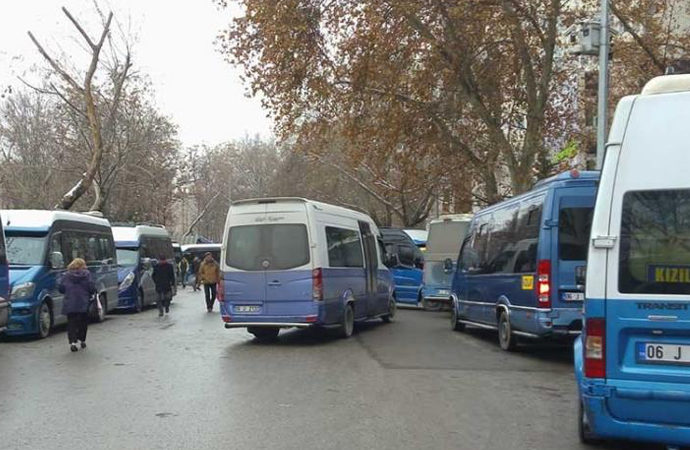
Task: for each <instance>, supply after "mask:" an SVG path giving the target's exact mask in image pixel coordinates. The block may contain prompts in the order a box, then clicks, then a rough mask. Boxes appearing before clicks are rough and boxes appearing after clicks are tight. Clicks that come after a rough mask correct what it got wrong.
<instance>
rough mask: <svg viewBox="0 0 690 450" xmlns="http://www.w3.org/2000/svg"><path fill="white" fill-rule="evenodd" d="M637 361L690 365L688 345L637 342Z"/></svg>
mask: <svg viewBox="0 0 690 450" xmlns="http://www.w3.org/2000/svg"><path fill="white" fill-rule="evenodd" d="M637 361H639V362H641V363H667V364H688V365H690V345H680V344H660V343H658V342H640V343H638V344H637Z"/></svg>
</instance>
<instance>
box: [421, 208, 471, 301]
mask: <svg viewBox="0 0 690 450" xmlns="http://www.w3.org/2000/svg"><path fill="white" fill-rule="evenodd" d="M471 221H472V215H471V214H448V215H443V216H441V217H439V218H438V219H434V220H432V221H431V222H429V237H428V239H427V246H426V252H425V254H424V277H423V282H422V299H423V304H424V309H428V310H438V309H440V308H441V307H442V306H443V305H444V304H446V305H447V304H450V287H451V284H452V282H453V274H454V273H455V261H456V260H457V258H458V254H459V253H460V246H461V245H462V242H463V240H464V239H465V235H466V234H467V230H468V228H469V226H470V222H471Z"/></svg>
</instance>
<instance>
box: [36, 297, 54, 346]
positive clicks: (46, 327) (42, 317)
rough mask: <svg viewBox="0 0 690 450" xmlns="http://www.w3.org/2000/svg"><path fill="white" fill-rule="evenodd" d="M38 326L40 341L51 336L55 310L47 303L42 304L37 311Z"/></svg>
mask: <svg viewBox="0 0 690 450" xmlns="http://www.w3.org/2000/svg"><path fill="white" fill-rule="evenodd" d="M36 325H37V328H38V337H39V338H40V339H45V338H47V337H48V336H50V332H51V331H52V329H53V309H52V308H51V306H50V304H49V303H48V302H46V301H44V302H43V303H41V306H39V307H38V309H37V310H36Z"/></svg>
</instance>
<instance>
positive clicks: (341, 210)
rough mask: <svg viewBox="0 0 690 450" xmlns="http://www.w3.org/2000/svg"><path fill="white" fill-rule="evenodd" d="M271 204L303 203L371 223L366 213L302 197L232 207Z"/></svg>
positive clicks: (251, 201)
mask: <svg viewBox="0 0 690 450" xmlns="http://www.w3.org/2000/svg"><path fill="white" fill-rule="evenodd" d="M271 203H304V204H306V205H310V206H312V207H314V208H315V209H316V210H318V211H322V212H325V213H331V214H348V215H355V216H358V217H360V218H362V219H364V218H366V219H367V220H370V221H372V222H373V220H372V219H371V217H369V215H368V214H367V213H364V212H361V211H357V210H354V209H349V208H344V207H342V206H336V205H331V204H329V203H323V202H317V201H315V200H309V199H307V198H302V197H266V198H250V199H246V200H237V201H234V202H232V206H239V205H261V204H271Z"/></svg>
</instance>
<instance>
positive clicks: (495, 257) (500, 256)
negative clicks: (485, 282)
mask: <svg viewBox="0 0 690 450" xmlns="http://www.w3.org/2000/svg"><path fill="white" fill-rule="evenodd" d="M493 219H494V220H493V226H492V227H491V231H490V237H489V245H488V249H487V256H486V259H487V264H486V265H485V270H484V272H483V273H511V272H512V271H513V264H512V262H513V259H514V258H513V257H514V256H515V250H516V248H515V232H516V229H517V221H518V208H517V205H515V206H514V207H512V208H510V209H503V210H500V211H496V212H495V213H494V217H493Z"/></svg>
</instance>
